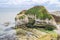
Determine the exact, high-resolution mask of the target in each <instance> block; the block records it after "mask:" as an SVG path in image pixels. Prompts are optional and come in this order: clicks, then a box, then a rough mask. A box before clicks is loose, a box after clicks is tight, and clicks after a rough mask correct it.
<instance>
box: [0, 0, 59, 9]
mask: <svg viewBox="0 0 60 40" xmlns="http://www.w3.org/2000/svg"><path fill="white" fill-rule="evenodd" d="M35 5H44V6H46V7H47V8H51V9H53V8H57V7H60V1H59V0H0V7H25V6H35Z"/></svg>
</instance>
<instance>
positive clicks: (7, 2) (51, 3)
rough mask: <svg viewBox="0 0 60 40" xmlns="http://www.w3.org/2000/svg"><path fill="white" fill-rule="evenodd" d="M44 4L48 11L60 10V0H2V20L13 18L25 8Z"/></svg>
mask: <svg viewBox="0 0 60 40" xmlns="http://www.w3.org/2000/svg"><path fill="white" fill-rule="evenodd" d="M36 5H43V6H45V7H46V9H47V10H48V11H59V10H60V0H0V22H1V21H3V20H4V21H7V20H10V19H13V18H14V16H15V15H16V14H17V13H18V12H19V11H21V10H23V9H28V8H30V7H32V6H36Z"/></svg>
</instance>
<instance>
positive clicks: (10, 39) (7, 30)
mask: <svg viewBox="0 0 60 40" xmlns="http://www.w3.org/2000/svg"><path fill="white" fill-rule="evenodd" d="M12 27H15V24H12V23H11V24H9V25H8V26H5V25H3V24H0V40H17V39H16V32H15V30H14V29H12Z"/></svg>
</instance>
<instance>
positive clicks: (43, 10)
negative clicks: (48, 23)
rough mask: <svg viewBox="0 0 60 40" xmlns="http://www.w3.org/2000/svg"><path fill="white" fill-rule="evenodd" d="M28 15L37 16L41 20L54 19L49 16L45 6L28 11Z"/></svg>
mask: <svg viewBox="0 0 60 40" xmlns="http://www.w3.org/2000/svg"><path fill="white" fill-rule="evenodd" d="M26 14H30V15H36V17H37V18H40V19H46V18H48V19H51V18H52V16H51V15H50V14H49V12H48V11H47V10H46V8H45V7H44V6H35V7H32V8H30V9H28V10H27V11H26Z"/></svg>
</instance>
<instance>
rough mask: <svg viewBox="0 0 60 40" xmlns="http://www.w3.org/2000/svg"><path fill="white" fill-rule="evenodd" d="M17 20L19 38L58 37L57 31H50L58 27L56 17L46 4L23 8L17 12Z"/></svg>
mask: <svg viewBox="0 0 60 40" xmlns="http://www.w3.org/2000/svg"><path fill="white" fill-rule="evenodd" d="M15 21H16V28H15V29H16V32H17V35H18V39H19V40H47V39H48V40H52V39H53V38H56V37H57V34H56V33H55V32H53V34H51V33H50V31H53V30H54V29H56V26H55V25H56V22H55V19H54V17H53V16H52V15H50V14H49V12H48V11H47V10H46V9H45V7H44V6H35V7H32V8H30V9H28V10H23V11H22V12H20V13H19V14H17V16H16V17H15ZM54 34H55V35H54ZM51 35H52V36H51ZM53 35H54V36H55V37H54V36H53Z"/></svg>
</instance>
